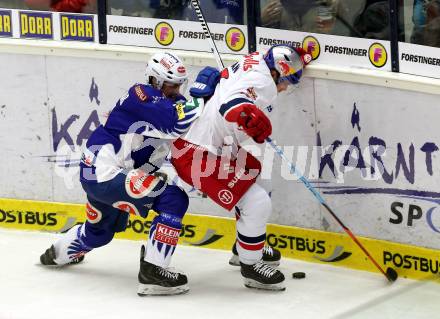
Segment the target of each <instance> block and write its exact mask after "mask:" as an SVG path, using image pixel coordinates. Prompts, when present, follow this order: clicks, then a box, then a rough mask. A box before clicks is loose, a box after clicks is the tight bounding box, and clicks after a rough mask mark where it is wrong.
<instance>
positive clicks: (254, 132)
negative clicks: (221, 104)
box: [225, 103, 272, 144]
mask: <svg viewBox="0 0 440 319" xmlns="http://www.w3.org/2000/svg"><path fill="white" fill-rule="evenodd" d="M225 118H226V120H227V121H229V122H236V123H237V124H238V127H239V128H240V129H241V130H243V131H244V132H245V133H246V134H247V135H249V136H250V137H252V139H253V140H254V141H255V142H257V143H259V144H261V143H263V142H264V140H265V139H266V138H267V137H269V136H270V134H272V124H271V123H270V120H269V118H268V117H267V116H266V114H264V113H263V111H261V110H260V109H259V108H258V107H257V106H256V105H254V104H251V103H246V104H241V105H240V106H238V107H237V108H235V109H233V110H231V111H230V112H228V113H227V114H226V117H225Z"/></svg>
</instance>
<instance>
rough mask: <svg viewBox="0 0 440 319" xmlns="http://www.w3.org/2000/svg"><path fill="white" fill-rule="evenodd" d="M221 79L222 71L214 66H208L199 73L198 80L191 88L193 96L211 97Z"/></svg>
mask: <svg viewBox="0 0 440 319" xmlns="http://www.w3.org/2000/svg"><path fill="white" fill-rule="evenodd" d="M219 81H220V72H219V71H218V70H217V69H216V68H213V67H210V66H207V67H205V68H204V69H203V70H202V71H200V72H199V74H198V75H197V78H196V81H195V82H194V84H193V85H192V86H191V88H190V89H189V94H190V95H191V96H193V97H203V98H209V97H211V96H212V95H213V94H214V92H215V88H216V87H217V83H218V82H219Z"/></svg>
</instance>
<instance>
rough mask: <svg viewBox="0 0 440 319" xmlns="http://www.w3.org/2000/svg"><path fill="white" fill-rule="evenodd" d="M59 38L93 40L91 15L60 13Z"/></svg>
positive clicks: (93, 31) (93, 32)
mask: <svg viewBox="0 0 440 319" xmlns="http://www.w3.org/2000/svg"><path fill="white" fill-rule="evenodd" d="M60 24H61V40H73V41H90V42H93V41H94V40H95V30H94V24H93V16H92V15H78V14H61V15H60Z"/></svg>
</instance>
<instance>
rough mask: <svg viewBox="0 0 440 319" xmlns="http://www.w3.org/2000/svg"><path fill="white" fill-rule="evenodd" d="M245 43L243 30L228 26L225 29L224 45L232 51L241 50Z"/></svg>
mask: <svg viewBox="0 0 440 319" xmlns="http://www.w3.org/2000/svg"><path fill="white" fill-rule="evenodd" d="M245 44H246V38H245V36H244V33H243V31H241V30H240V29H239V28H235V27H234V28H230V29H229V30H228V31H226V45H227V46H228V48H229V49H231V50H232V51H234V52H238V51H241V50H242V49H243V48H244V45H245Z"/></svg>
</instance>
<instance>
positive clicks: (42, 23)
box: [18, 11, 53, 39]
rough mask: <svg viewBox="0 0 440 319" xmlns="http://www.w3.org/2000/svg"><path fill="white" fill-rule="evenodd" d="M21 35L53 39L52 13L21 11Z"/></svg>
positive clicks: (23, 36)
mask: <svg viewBox="0 0 440 319" xmlns="http://www.w3.org/2000/svg"><path fill="white" fill-rule="evenodd" d="M18 15H19V17H20V37H22V38H32V39H53V23H52V13H50V12H28V11H20V12H19V13H18Z"/></svg>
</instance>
